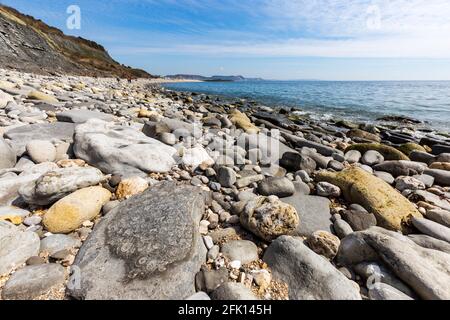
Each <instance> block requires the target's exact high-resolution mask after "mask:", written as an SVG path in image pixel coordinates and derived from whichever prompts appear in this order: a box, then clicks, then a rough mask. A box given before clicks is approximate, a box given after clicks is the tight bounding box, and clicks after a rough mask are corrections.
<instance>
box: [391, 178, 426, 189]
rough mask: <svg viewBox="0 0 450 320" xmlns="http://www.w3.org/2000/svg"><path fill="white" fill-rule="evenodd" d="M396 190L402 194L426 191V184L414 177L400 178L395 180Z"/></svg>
mask: <svg viewBox="0 0 450 320" xmlns="http://www.w3.org/2000/svg"><path fill="white" fill-rule="evenodd" d="M395 188H396V189H397V190H398V191H400V192H403V191H405V190H425V184H424V183H423V182H422V181H420V180H417V179H416V178H413V177H398V178H397V179H396V180H395Z"/></svg>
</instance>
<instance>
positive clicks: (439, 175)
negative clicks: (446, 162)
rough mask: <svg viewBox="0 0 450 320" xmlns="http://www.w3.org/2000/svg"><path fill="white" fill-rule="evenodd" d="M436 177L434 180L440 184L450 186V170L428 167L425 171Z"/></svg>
mask: <svg viewBox="0 0 450 320" xmlns="http://www.w3.org/2000/svg"><path fill="white" fill-rule="evenodd" d="M423 173H424V174H427V175H429V176H432V177H433V178H434V182H435V183H436V184H438V185H440V186H444V187H450V171H445V170H439V169H428V170H425V171H424V172H423Z"/></svg>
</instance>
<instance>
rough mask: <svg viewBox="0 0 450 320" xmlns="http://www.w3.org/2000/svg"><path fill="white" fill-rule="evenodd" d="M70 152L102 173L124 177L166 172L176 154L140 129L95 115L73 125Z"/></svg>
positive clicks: (173, 162)
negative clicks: (71, 150)
mask: <svg viewBox="0 0 450 320" xmlns="http://www.w3.org/2000/svg"><path fill="white" fill-rule="evenodd" d="M74 152H75V155H76V156H77V157H78V158H79V159H83V160H85V161H86V162H88V163H89V164H91V165H92V166H94V167H96V168H99V169H100V170H102V171H103V172H105V173H110V174H115V175H119V176H128V177H129V176H146V175H147V174H148V173H150V172H168V171H169V170H170V169H171V168H172V166H174V165H175V160H174V158H173V156H174V155H175V154H176V150H175V149H174V148H173V147H170V146H167V145H165V144H164V143H162V142H159V141H158V140H155V139H152V138H149V137H147V136H146V135H144V134H143V133H142V132H140V131H137V130H135V129H133V128H130V127H125V126H118V125H115V124H114V123H110V122H105V121H102V120H97V119H92V120H89V121H87V122H86V123H84V124H81V125H78V126H77V128H76V131H75V138H74Z"/></svg>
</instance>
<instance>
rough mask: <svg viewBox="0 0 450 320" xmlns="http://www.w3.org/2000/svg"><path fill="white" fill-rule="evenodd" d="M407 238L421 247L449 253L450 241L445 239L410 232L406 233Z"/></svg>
mask: <svg viewBox="0 0 450 320" xmlns="http://www.w3.org/2000/svg"><path fill="white" fill-rule="evenodd" d="M408 238H410V239H411V240H412V241H414V242H415V243H416V244H417V245H419V246H421V247H423V248H427V249H433V250H438V251H442V252H446V253H448V254H450V243H448V242H446V241H442V240H438V239H436V238H433V237H430V236H427V235H425V234H410V235H408Z"/></svg>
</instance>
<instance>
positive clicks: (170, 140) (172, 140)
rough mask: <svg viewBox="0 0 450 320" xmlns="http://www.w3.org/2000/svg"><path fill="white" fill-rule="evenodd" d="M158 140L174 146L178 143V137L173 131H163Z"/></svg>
mask: <svg viewBox="0 0 450 320" xmlns="http://www.w3.org/2000/svg"><path fill="white" fill-rule="evenodd" d="M158 140H159V141H161V142H162V143H164V144H167V145H169V146H173V145H175V144H176V143H177V137H176V136H175V135H174V134H173V133H169V132H163V133H161V134H160V135H159V137H158Z"/></svg>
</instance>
